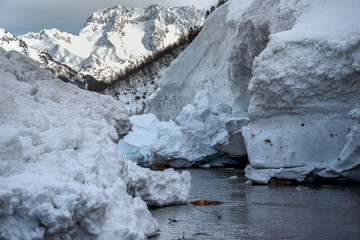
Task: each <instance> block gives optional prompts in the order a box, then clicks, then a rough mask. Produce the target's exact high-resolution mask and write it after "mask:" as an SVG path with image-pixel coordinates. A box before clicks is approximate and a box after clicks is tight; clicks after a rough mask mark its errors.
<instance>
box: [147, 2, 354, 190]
mask: <svg viewBox="0 0 360 240" xmlns="http://www.w3.org/2000/svg"><path fill="white" fill-rule="evenodd" d="M359 10H360V3H359V1H356V0H347V1H343V2H341V3H340V2H337V1H330V0H324V1H312V0H300V1H298V0H291V1H285V0H281V1H270V0H266V1H260V0H252V1H250V0H249V1H235V0H234V1H229V2H228V3H226V4H224V5H223V6H222V7H220V8H219V9H217V10H216V11H215V12H214V13H212V14H211V15H210V17H209V18H208V19H207V20H206V22H205V26H204V28H203V30H202V32H201V33H200V34H199V35H198V37H197V38H196V39H195V40H194V41H193V43H192V44H191V45H190V46H189V47H188V48H187V49H186V50H185V51H184V52H183V53H182V54H181V55H180V56H179V58H178V59H176V60H175V61H174V62H173V64H172V65H171V66H170V67H169V69H168V70H167V72H166V73H165V74H164V77H163V78H162V79H161V81H160V84H159V85H160V88H159V89H158V90H157V91H156V92H155V93H154V94H153V95H152V96H151V97H150V98H149V100H148V102H147V104H148V107H147V111H148V112H151V113H154V114H155V115H156V116H157V117H158V118H159V119H161V120H164V119H173V120H174V119H175V118H176V116H178V115H179V114H180V112H181V111H183V110H182V109H185V110H186V111H191V109H190V108H189V107H187V106H186V105H187V104H189V103H190V101H191V99H193V97H194V96H195V95H196V94H197V93H198V92H199V91H200V90H207V91H208V92H209V94H210V96H209V105H210V106H211V107H214V106H215V105H217V104H221V103H225V104H227V105H229V106H231V107H232V108H233V113H232V114H233V115H236V116H244V117H246V116H247V115H248V114H249V118H250V125H248V126H247V127H245V128H244V129H243V131H242V133H243V134H244V138H245V140H246V148H247V152H248V156H249V161H250V166H248V167H247V169H246V176H247V177H248V178H250V179H251V180H253V181H255V182H259V183H267V182H268V181H269V180H270V179H271V178H272V177H278V178H289V179H296V180H298V181H305V180H306V181H312V180H314V179H313V178H312V177H310V176H319V175H320V173H321V176H325V177H326V176H327V177H330V175H329V174H325V173H324V171H325V172H326V173H329V171H332V173H336V172H338V177H339V178H342V177H345V175H346V176H348V177H349V178H350V179H358V176H359V173H358V172H356V168H357V164H358V161H357V158H354V157H351V160H350V158H349V159H348V158H347V157H345V158H346V159H348V160H346V162H347V163H346V164H345V163H344V164H337V165H336V164H335V165H334V164H333V162H334V159H338V158H339V159H341V161H343V160H342V159H343V157H341V156H342V155H341V154H345V153H344V152H346V151H347V150H346V149H348V148H353V145H352V144H350V145H348V143H346V135H347V134H348V133H349V132H348V131H349V130H348V129H349V128H350V126H351V121H350V120H349V119H348V117H347V113H348V112H349V111H350V110H351V109H353V108H355V106H356V104H357V103H359V100H360V94H359V93H360V92H359V91H360V81H359V79H360V73H359V72H360V61H359V59H360V48H359V46H360V41H359V40H360V26H359V24H358V22H359V20H360V17H359V15H358V14H357V13H358V12H359ZM249 99H251V101H249ZM350 116H353V114H350ZM353 126H355V125H353ZM352 128H354V127H352ZM236 129H237V130H241V127H240V126H238V127H236ZM352 131H353V130H352ZM350 134H353V135H351V136H355V135H356V134H355V131H353V132H352V133H350ZM354 134H355V135H354ZM348 138H349V137H348ZM230 142H232V140H230ZM345 144H346V145H345ZM344 145H345V147H344ZM355 145H356V144H355ZM355 148H356V147H355ZM349 151H350V152H354V151H355V150H349ZM346 154H350V153H346ZM339 155H341V156H340V157H339ZM350 155H354V154H350ZM340 165H341V167H340ZM345 165H346V167H345ZM336 166H337V167H336ZM344 171H345V172H346V173H345V172H344ZM317 173H319V174H317ZM332 178H336V177H332Z"/></svg>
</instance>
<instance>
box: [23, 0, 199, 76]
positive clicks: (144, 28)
mask: <svg viewBox="0 0 360 240" xmlns="http://www.w3.org/2000/svg"><path fill="white" fill-rule="evenodd" d="M203 17H204V11H203V10H198V9H196V8H195V7H194V6H189V7H172V8H163V7H160V5H151V6H149V7H147V8H131V9H127V8H125V7H123V6H115V7H112V8H107V9H103V10H100V11H97V12H95V13H94V14H92V16H91V17H89V19H88V20H87V22H86V23H85V26H84V28H83V29H81V30H80V33H79V35H78V36H74V35H72V34H68V33H63V32H60V31H58V30H57V29H50V30H43V31H41V32H40V33H28V34H26V35H24V36H22V37H21V39H22V40H24V41H25V42H26V43H27V44H28V45H29V46H30V47H32V48H34V49H37V50H41V51H45V52H47V53H48V54H49V55H50V56H51V57H52V58H53V59H55V60H56V61H58V62H61V63H63V64H66V65H68V66H69V67H71V68H73V69H74V70H76V71H79V72H80V73H83V74H89V75H91V76H93V77H95V78H96V79H98V80H103V81H109V80H110V77H112V75H113V74H114V73H118V72H119V70H120V69H124V68H125V67H126V66H129V65H131V64H134V63H136V62H137V61H140V60H141V59H142V58H143V57H144V56H147V55H149V54H151V53H153V52H155V51H156V50H159V49H161V48H163V47H165V46H167V45H168V44H170V43H173V42H175V41H176V40H177V39H178V37H179V36H180V35H182V34H185V33H187V31H188V30H189V28H190V27H192V26H201V25H202V23H203Z"/></svg>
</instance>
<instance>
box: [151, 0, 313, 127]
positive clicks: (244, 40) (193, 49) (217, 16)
mask: <svg viewBox="0 0 360 240" xmlns="http://www.w3.org/2000/svg"><path fill="white" fill-rule="evenodd" d="M305 7H306V3H304V1H300V2H299V1H281V3H278V2H276V1H253V0H242V1H229V2H227V3H226V4H224V5H222V6H221V7H220V8H218V9H217V10H215V11H214V12H213V13H211V15H210V16H209V18H208V19H207V20H206V21H205V24H204V28H203V29H202V31H201V32H200V34H199V35H198V36H197V37H196V39H195V40H194V41H193V42H192V44H191V45H190V46H189V47H188V48H187V49H186V50H185V51H184V52H183V53H182V54H181V55H180V56H179V57H178V58H177V59H176V60H175V61H174V62H173V64H172V65H171V66H170V67H169V69H168V70H167V71H166V73H165V74H164V77H163V78H162V79H161V80H160V83H159V88H158V90H157V91H156V92H155V93H154V94H153V95H152V96H151V97H150V98H149V100H148V101H147V111H148V112H151V113H153V114H155V115H156V116H157V117H158V118H159V119H160V120H165V119H166V120H167V119H174V118H175V117H176V116H178V115H179V114H180V112H181V109H182V108H183V107H185V106H186V105H187V104H189V103H191V101H192V99H193V98H194V97H195V95H196V94H197V93H198V92H199V91H201V90H207V91H208V92H209V94H210V104H211V105H216V104H218V103H226V104H228V105H230V106H231V107H232V108H233V110H234V112H236V114H237V115H241V116H247V109H248V106H249V101H250V98H251V95H250V94H249V93H248V91H247V87H248V83H249V81H250V79H251V77H252V64H253V61H254V58H255V57H256V56H257V55H259V54H260V53H261V51H262V50H263V49H264V48H265V47H266V44H267V42H268V41H269V34H271V33H274V32H279V31H283V30H288V29H290V28H291V26H292V25H293V24H294V23H295V20H296V17H297V16H298V15H299V14H301V12H302V11H303V10H304V8H305Z"/></svg>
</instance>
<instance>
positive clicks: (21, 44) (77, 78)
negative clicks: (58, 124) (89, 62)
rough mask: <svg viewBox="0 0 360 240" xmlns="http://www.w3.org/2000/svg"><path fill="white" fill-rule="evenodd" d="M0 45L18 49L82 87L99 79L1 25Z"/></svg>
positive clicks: (56, 73) (45, 67) (61, 76)
mask: <svg viewBox="0 0 360 240" xmlns="http://www.w3.org/2000/svg"><path fill="white" fill-rule="evenodd" d="M0 47H2V48H4V49H5V50H8V51H10V50H15V51H18V52H20V53H22V54H24V55H26V56H28V57H30V58H32V59H34V60H35V61H37V62H38V63H39V64H40V66H41V67H42V68H44V69H46V70H49V71H50V72H52V73H53V74H54V75H55V76H56V77H58V78H60V79H61V80H63V81H64V82H71V83H74V84H76V85H77V86H79V87H82V88H86V85H87V84H89V83H94V82H97V80H96V79H95V78H93V77H91V76H90V75H84V74H81V73H78V72H77V71H75V70H73V69H72V68H70V67H69V66H66V65H65V64H62V63H60V62H57V61H55V60H54V59H53V58H52V57H51V56H50V55H49V54H48V53H46V52H44V51H41V50H36V49H34V48H31V47H29V45H28V44H27V43H26V42H25V41H24V40H22V39H21V38H20V37H17V36H15V35H14V34H12V33H11V32H9V31H7V30H5V29H3V28H1V27H0Z"/></svg>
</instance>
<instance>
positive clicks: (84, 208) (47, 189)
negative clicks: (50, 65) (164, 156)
mask: <svg viewBox="0 0 360 240" xmlns="http://www.w3.org/2000/svg"><path fill="white" fill-rule="evenodd" d="M0 93H1V94H0V103H1V108H0V136H1V138H0V222H1V224H0V239H60V238H61V239H146V237H147V236H151V235H154V234H155V233H156V232H157V231H158V225H157V223H156V221H155V219H154V218H153V217H152V216H151V214H150V212H149V211H148V209H147V204H148V205H149V206H156V205H160V206H161V205H167V204H172V203H179V202H183V201H185V200H186V199H187V195H188V193H189V189H190V178H191V177H190V175H189V173H188V172H184V173H182V174H178V173H176V172H174V171H173V170H166V171H164V172H152V171H150V170H148V169H142V168H139V167H137V166H136V165H135V164H133V163H132V162H129V161H127V160H126V159H125V157H124V156H123V155H122V154H121V153H120V152H119V151H118V150H117V146H116V144H115V142H117V141H118V139H119V136H121V135H124V134H126V133H127V132H128V130H129V128H130V124H129V120H128V118H127V116H126V115H125V114H124V110H123V109H122V108H121V107H119V106H118V102H117V101H116V100H114V99H113V98H112V97H110V96H104V95H100V94H97V93H93V92H88V91H84V90H81V89H79V88H78V87H76V86H74V85H72V84H66V83H64V82H62V81H60V80H59V79H55V78H54V77H53V75H52V74H51V73H50V72H48V71H45V70H43V69H41V68H39V65H38V64H37V63H36V62H34V61H33V60H32V59H30V58H29V57H26V56H24V55H22V54H20V53H18V52H15V51H9V52H6V51H5V50H3V49H2V48H0ZM144 201H145V202H146V203H145V202H144Z"/></svg>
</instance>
